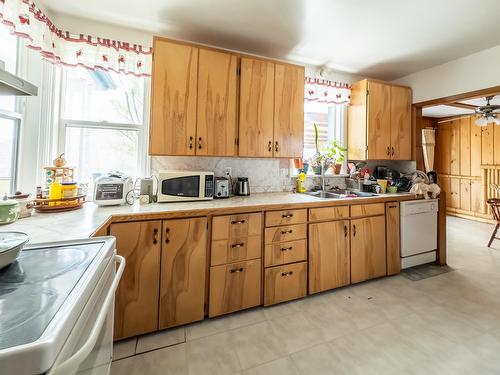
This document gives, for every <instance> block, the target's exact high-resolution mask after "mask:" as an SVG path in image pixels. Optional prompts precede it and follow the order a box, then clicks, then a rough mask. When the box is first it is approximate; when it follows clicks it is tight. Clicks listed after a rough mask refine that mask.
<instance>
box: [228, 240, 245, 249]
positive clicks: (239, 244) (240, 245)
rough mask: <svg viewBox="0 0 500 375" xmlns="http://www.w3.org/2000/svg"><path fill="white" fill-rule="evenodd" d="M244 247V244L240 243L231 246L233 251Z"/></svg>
mask: <svg viewBox="0 0 500 375" xmlns="http://www.w3.org/2000/svg"><path fill="white" fill-rule="evenodd" d="M243 246H245V243H244V242H240V243H235V244H232V245H231V247H232V248H233V249H234V248H238V247H243Z"/></svg>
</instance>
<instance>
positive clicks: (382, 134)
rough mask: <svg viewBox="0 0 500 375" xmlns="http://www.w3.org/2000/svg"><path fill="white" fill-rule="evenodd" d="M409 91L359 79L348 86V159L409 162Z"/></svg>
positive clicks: (410, 137)
mask: <svg viewBox="0 0 500 375" xmlns="http://www.w3.org/2000/svg"><path fill="white" fill-rule="evenodd" d="M411 103H412V95H411V89H410V88H408V87H403V86H395V85H391V84H388V83H384V82H379V81H372V80H363V81H360V82H357V83H355V84H353V85H352V88H351V103H350V106H349V116H348V127H347V142H348V146H347V149H348V157H349V159H351V160H364V159H370V160H411V157H412V126H411Z"/></svg>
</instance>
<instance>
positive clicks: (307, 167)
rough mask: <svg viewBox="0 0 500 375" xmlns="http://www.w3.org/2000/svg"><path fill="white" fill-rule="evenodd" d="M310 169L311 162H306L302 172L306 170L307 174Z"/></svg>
mask: <svg viewBox="0 0 500 375" xmlns="http://www.w3.org/2000/svg"><path fill="white" fill-rule="evenodd" d="M308 170H309V164H308V163H304V167H303V168H302V172H304V173H305V174H307V171H308Z"/></svg>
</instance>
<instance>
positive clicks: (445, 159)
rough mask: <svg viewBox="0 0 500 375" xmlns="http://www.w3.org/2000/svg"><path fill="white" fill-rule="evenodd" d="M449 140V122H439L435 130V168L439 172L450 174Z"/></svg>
mask: <svg viewBox="0 0 500 375" xmlns="http://www.w3.org/2000/svg"><path fill="white" fill-rule="evenodd" d="M450 140H451V127H450V124H449V122H445V123H441V124H439V125H438V127H437V130H436V151H435V154H436V156H435V164H436V166H435V169H436V171H437V172H438V173H440V174H450V170H451V161H450Z"/></svg>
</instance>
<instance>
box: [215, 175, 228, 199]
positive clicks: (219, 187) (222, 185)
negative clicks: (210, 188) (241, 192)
mask: <svg viewBox="0 0 500 375" xmlns="http://www.w3.org/2000/svg"><path fill="white" fill-rule="evenodd" d="M229 186H230V184H229V179H228V178H226V177H216V178H215V191H214V198H216V199H219V198H229V196H230V195H231V192H230V191H229V190H230V189H229Z"/></svg>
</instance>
